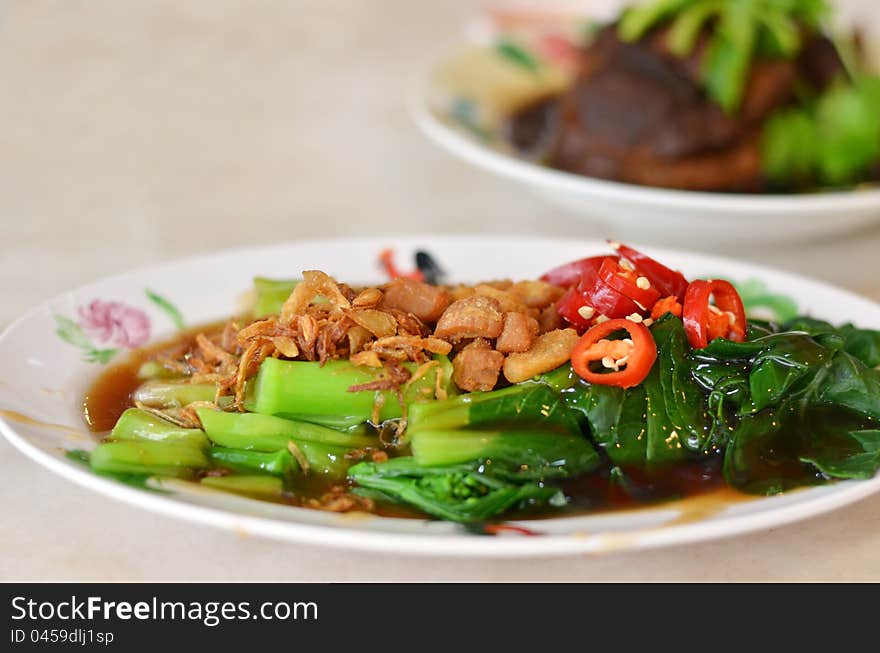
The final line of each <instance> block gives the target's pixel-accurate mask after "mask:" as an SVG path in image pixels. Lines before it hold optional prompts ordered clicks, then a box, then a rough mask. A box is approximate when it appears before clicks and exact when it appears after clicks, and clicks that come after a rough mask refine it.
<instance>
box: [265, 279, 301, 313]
mask: <svg viewBox="0 0 880 653" xmlns="http://www.w3.org/2000/svg"><path fill="white" fill-rule="evenodd" d="M299 283H300V280H299V279H266V278H264V277H257V278H255V279H254V290H256V292H257V298H256V300H255V302H254V317H258V318H259V317H266V316H267V315H278V314H279V313H280V312H281V307H282V306H284V302H285V301H287V298H288V297H290V293H292V292H293V289H294V288H296V287H297V286H298V285H299Z"/></svg>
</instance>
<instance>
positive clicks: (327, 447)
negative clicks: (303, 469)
mask: <svg viewBox="0 0 880 653" xmlns="http://www.w3.org/2000/svg"><path fill="white" fill-rule="evenodd" d="M296 444H297V447H299V450H300V451H301V452H302V454H303V456H305V458H306V460H307V461H308V463H309V474H312V475H317V476H326V477H328V478H332V479H340V480H341V479H343V478H345V475H346V473H348V468H349V467H351V465H352V462H353V461H351V460H349V459H348V458H346V457H345V454H347V453H348V452H349V451H350V449H346V448H345V447H338V446H335V445H332V444H322V443H320V442H298V443H296Z"/></svg>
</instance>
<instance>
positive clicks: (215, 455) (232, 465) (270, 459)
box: [208, 447, 299, 478]
mask: <svg viewBox="0 0 880 653" xmlns="http://www.w3.org/2000/svg"><path fill="white" fill-rule="evenodd" d="M208 456H209V457H210V459H211V461H212V462H213V463H214V464H215V465H217V466H219V467H228V468H229V469H232V470H233V471H236V472H243V473H248V474H259V473H263V474H269V475H270V476H278V477H280V478H289V477H291V476H293V475H294V474H296V473H297V472H298V471H299V464H298V463H297V462H296V459H295V458H294V457H293V455H292V454H291V453H290V451H288V450H287V449H282V450H281V451H276V452H275V453H263V452H261V451H247V450H244V449H229V448H227V447H211V448H210V449H209V450H208Z"/></svg>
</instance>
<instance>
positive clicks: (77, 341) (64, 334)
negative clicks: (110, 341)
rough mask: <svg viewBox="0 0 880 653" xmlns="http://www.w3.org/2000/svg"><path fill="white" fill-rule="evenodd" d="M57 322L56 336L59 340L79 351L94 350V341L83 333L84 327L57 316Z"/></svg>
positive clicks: (67, 318)
mask: <svg viewBox="0 0 880 653" xmlns="http://www.w3.org/2000/svg"><path fill="white" fill-rule="evenodd" d="M55 322H56V323H57V324H58V328H57V329H56V330H55V334H56V335H57V336H58V337H59V338H61V339H62V340H64V341H65V342H68V343H70V344H71V345H73V346H74V347H78V348H79V349H94V345H92V341H91V340H89V338H88V336H87V335H86V334H85V333H83V330H82V327H80V325H78V324H77V323H76V322H74V321H73V320H71V319H70V318H69V317H64V316H63V315H56V316H55Z"/></svg>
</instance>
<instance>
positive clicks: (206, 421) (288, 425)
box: [196, 408, 378, 452]
mask: <svg viewBox="0 0 880 653" xmlns="http://www.w3.org/2000/svg"><path fill="white" fill-rule="evenodd" d="M196 414H198V416H199V420H200V421H201V422H202V426H203V427H204V429H205V432H206V433H207V434H208V437H209V438H210V439H211V440H212V441H213V442H216V443H217V444H219V445H221V446H224V447H229V448H232V449H246V450H255V451H268V452H271V451H279V450H281V449H286V448H287V443H288V442H290V441H291V440H293V441H295V442H296V443H298V444H299V443H301V442H316V443H319V444H331V445H338V446H343V447H351V448H358V447H369V446H376V445H377V444H378V442H377V439H376V438H375V437H369V436H366V435H363V434H359V433H351V432H344V431H336V430H333V429H329V428H326V427H324V426H319V425H317V424H309V423H308V422H294V421H292V420H288V419H284V418H281V417H276V416H274V415H260V414H258V413H226V412H222V411H219V410H212V409H210V408H199V409H197V410H196Z"/></svg>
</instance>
